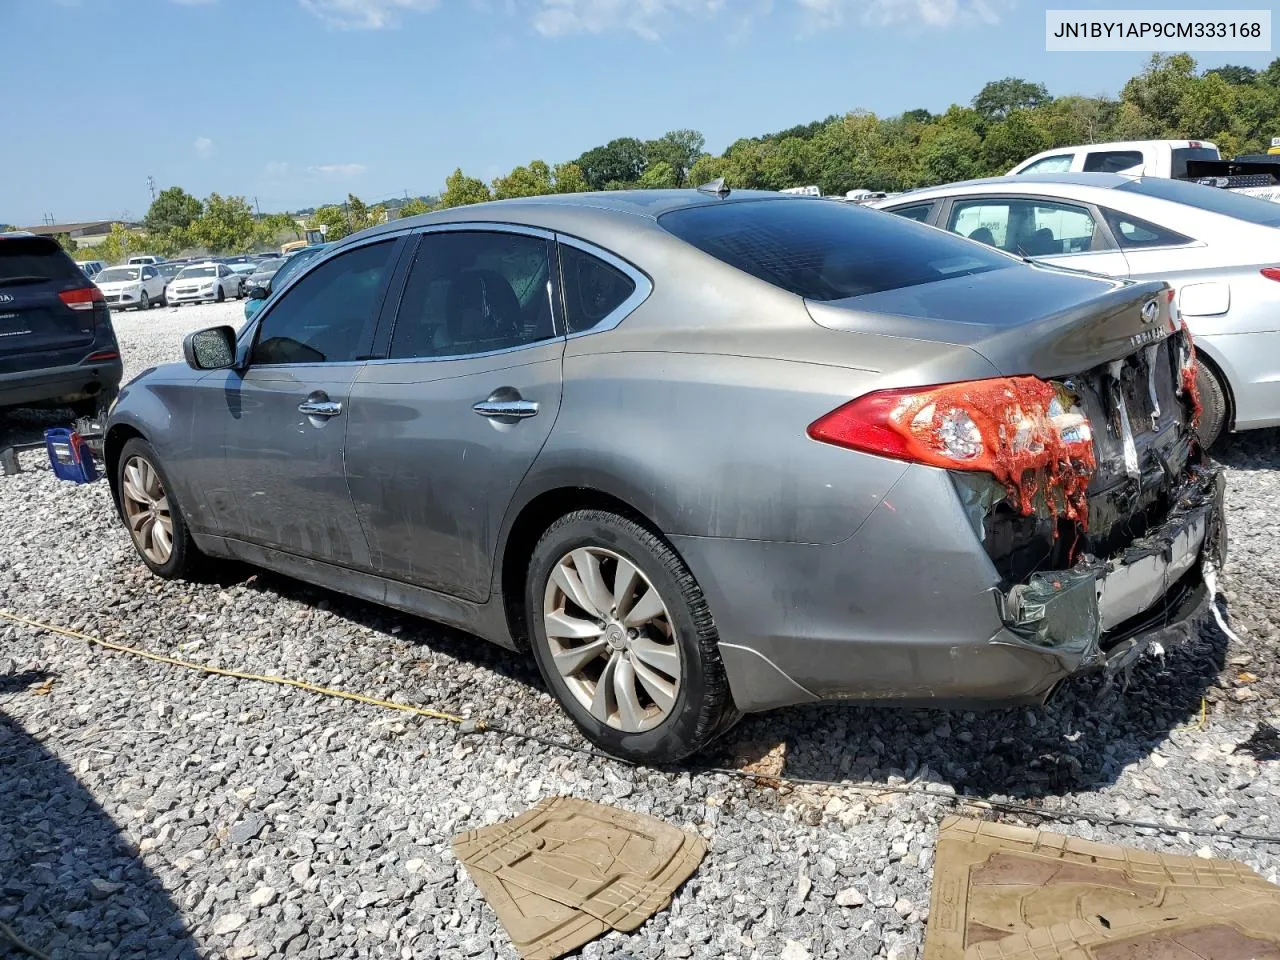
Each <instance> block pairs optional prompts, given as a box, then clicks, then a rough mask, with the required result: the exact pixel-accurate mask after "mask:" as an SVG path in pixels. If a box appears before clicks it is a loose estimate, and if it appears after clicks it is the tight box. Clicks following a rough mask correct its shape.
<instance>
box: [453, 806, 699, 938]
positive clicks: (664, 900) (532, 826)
mask: <svg viewBox="0 0 1280 960" xmlns="http://www.w3.org/2000/svg"><path fill="white" fill-rule="evenodd" d="M453 852H454V854H455V855H456V856H457V858H458V859H459V860H460V861H461V862H462V863H463V864H464V865H465V866H466V868H467V872H468V873H469V874H470V875H471V879H472V880H473V881H475V884H476V886H477V887H479V888H480V892H481V893H483V894H484V897H485V900H487V901H488V903H489V906H491V907H492V908H493V911H494V912H495V913H496V914H497V915H498V920H499V921H500V922H501V923H502V926H503V928H504V929H506V931H507V934H508V935H509V936H510V937H511V940H512V942H513V943H514V944H515V946H516V949H517V950H518V951H519V952H520V956H521V957H523V958H525V960H553V958H555V957H559V956H562V955H563V954H566V953H568V952H570V951H571V950H575V949H577V948H578V947H581V946H583V945H584V944H586V943H589V942H590V941H592V940H594V939H595V938H596V937H598V936H600V935H601V934H603V933H605V932H607V931H608V930H610V929H613V930H623V931H629V930H635V929H636V928H637V927H639V926H640V925H641V924H642V923H644V922H645V921H646V920H647V919H649V918H650V917H651V916H653V915H654V914H655V913H657V912H658V911H659V910H661V909H663V908H664V907H666V906H667V904H669V903H670V902H671V897H672V895H673V894H674V893H675V891H676V890H677V889H678V888H679V887H680V885H681V884H682V883H684V882H685V881H686V880H687V879H689V877H690V876H692V875H693V872H694V871H695V870H696V869H697V868H698V864H699V863H701V862H702V858H703V856H705V855H706V852H707V845H706V841H704V840H703V839H702V838H701V837H699V836H697V835H696V834H692V833H686V832H685V831H684V830H681V829H679V828H677V827H673V826H670V825H669V824H665V823H663V822H662V821H661V820H655V819H654V818H653V817H648V816H645V815H644V814H639V813H631V812H629V811H627V810H620V809H618V808H616V807H607V806H603V805H601V804H598V803H589V802H587V801H585V800H575V799H572V798H570V797H551V798H548V799H547V800H544V801H542V802H541V803H539V804H538V805H537V806H536V807H534V808H533V809H532V810H528V811H526V812H525V813H522V814H521V815H520V816H518V817H516V818H514V819H512V820H508V821H505V822H503V823H496V824H494V825H492V826H489V827H483V828H481V829H479V830H471V831H468V832H467V833H460V834H458V835H457V836H456V837H454V838H453Z"/></svg>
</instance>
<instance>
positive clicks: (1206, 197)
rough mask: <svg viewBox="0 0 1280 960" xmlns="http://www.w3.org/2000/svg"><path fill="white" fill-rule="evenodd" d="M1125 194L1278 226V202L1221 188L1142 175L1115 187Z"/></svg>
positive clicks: (1248, 221) (1279, 222)
mask: <svg viewBox="0 0 1280 960" xmlns="http://www.w3.org/2000/svg"><path fill="white" fill-rule="evenodd" d="M1116 189H1117V190H1124V191H1127V192H1128V193H1140V194H1142V195H1143V196H1144V197H1157V198H1158V199H1160V200H1172V201H1173V202H1174V203H1185V204H1186V205H1187V206H1189V207H1196V208H1198V209H1200V210H1206V211H1208V212H1209V213H1220V214H1222V215H1223V216H1227V217H1235V218H1236V219H1237V220H1244V221H1245V222H1246V223H1256V224H1260V225H1261V226H1265V227H1274V226H1280V203H1272V202H1271V201H1269V200H1259V199H1258V198H1257V197H1250V196H1246V195H1244V194H1241V193H1233V192H1232V191H1230V190H1224V189H1222V188H1221V187H1206V186H1202V185H1201V184H1198V183H1188V182H1187V181H1185V180H1165V179H1163V178H1161V177H1143V178H1142V179H1141V180H1131V181H1129V182H1128V183H1126V184H1123V185H1121V186H1119V187H1116Z"/></svg>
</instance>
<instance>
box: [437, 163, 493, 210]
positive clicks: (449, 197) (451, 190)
mask: <svg viewBox="0 0 1280 960" xmlns="http://www.w3.org/2000/svg"><path fill="white" fill-rule="evenodd" d="M492 199H493V196H492V194H490V193H489V188H488V187H487V186H485V182H484V181H483V180H477V179H476V178H475V177H468V176H467V175H466V174H465V173H463V172H462V168H461V167H459V168H458V169H456V170H454V171H453V173H451V174H449V176H447V177H446V178H445V181H444V193H442V194H440V206H442V207H463V206H466V205H467V204H469V203H484V202H485V201H486V200H492Z"/></svg>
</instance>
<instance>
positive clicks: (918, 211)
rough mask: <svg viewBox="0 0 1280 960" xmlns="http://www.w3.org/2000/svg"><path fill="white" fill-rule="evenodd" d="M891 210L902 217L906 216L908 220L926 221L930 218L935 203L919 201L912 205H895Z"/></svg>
mask: <svg viewBox="0 0 1280 960" xmlns="http://www.w3.org/2000/svg"><path fill="white" fill-rule="evenodd" d="M889 212H890V213H894V214H897V215H898V216H900V217H906V218H907V219H908V220H914V221H915V222H916V223H924V222H925V221H926V220H928V219H929V214H931V213H933V204H932V203H917V204H914V205H912V206H910V207H894V208H893V209H892V210H890V211H889Z"/></svg>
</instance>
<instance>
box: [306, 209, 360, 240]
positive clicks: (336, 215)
mask: <svg viewBox="0 0 1280 960" xmlns="http://www.w3.org/2000/svg"><path fill="white" fill-rule="evenodd" d="M307 227H308V228H310V229H312V230H318V229H320V228H321V227H324V238H325V240H328V241H330V242H332V241H334V240H341V239H342V238H343V237H345V236H348V235H349V234H350V233H351V232H352V230H351V221H350V220H349V219H348V217H347V211H345V210H344V209H342V207H340V206H338V205H336V204H332V203H331V204H328V205H327V206H323V207H320V208H319V209H317V210H316V212H315V213H313V214H312V215H311V216H310V218H308V220H307Z"/></svg>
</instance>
